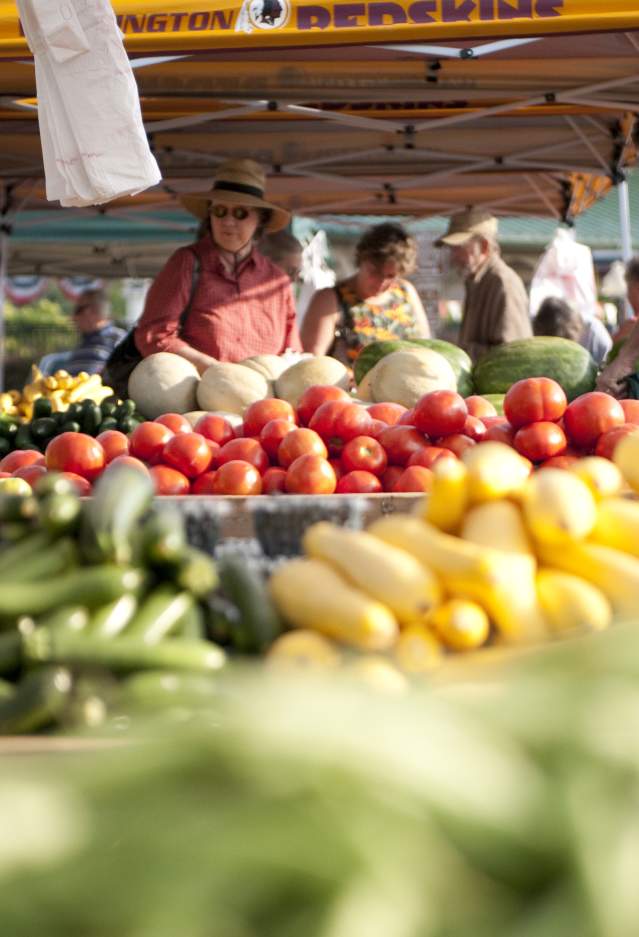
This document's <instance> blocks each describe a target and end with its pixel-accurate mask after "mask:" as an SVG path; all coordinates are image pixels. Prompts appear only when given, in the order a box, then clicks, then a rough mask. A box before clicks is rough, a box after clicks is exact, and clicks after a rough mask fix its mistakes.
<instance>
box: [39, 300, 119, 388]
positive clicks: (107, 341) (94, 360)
mask: <svg viewBox="0 0 639 937" xmlns="http://www.w3.org/2000/svg"><path fill="white" fill-rule="evenodd" d="M73 321H74V323H75V326H76V328H77V330H78V332H79V333H80V341H79V342H78V344H77V345H76V347H75V348H74V349H73V350H72V351H71V352H69V353H68V354H67V355H65V356H64V359H62V358H60V364H59V366H60V367H62V368H64V369H65V370H66V371H68V372H69V374H79V373H80V371H87V372H88V373H89V374H100V373H101V372H102V370H103V369H104V366H105V364H106V362H107V360H108V358H109V355H110V354H111V352H112V351H113V349H114V348H115V346H116V345H117V344H119V343H120V342H121V341H122V339H123V338H124V336H125V335H126V332H125V330H124V329H120V328H118V326H117V325H114V324H113V322H112V321H111V304H110V303H109V300H108V299H107V297H106V295H105V293H104V292H103V290H86V291H85V292H84V293H82V294H81V295H80V297H79V298H78V300H77V301H76V304H75V308H74V310H73ZM54 370H55V368H54Z"/></svg>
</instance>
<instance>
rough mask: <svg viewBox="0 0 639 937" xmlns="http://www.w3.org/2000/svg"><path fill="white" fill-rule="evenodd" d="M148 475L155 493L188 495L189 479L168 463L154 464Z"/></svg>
mask: <svg viewBox="0 0 639 937" xmlns="http://www.w3.org/2000/svg"><path fill="white" fill-rule="evenodd" d="M150 475H151V478H152V479H153V484H154V485H155V493H156V495H188V493H189V487H190V485H189V480H188V478H187V477H186V475H183V474H182V472H178V470H177V469H174V468H171V466H170V465H154V466H153V467H152V468H151V469H150Z"/></svg>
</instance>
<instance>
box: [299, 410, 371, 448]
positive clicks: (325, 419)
mask: <svg viewBox="0 0 639 937" xmlns="http://www.w3.org/2000/svg"><path fill="white" fill-rule="evenodd" d="M371 422H372V421H371V418H370V417H369V415H368V413H367V412H366V408H365V407H362V406H360V405H359V404H356V403H345V402H343V401H339V400H337V401H333V402H332V403H323V404H322V405H321V407H318V409H317V410H316V411H315V413H314V414H313V418H312V419H311V422H310V423H309V428H310V429H312V430H315V432H316V433H317V434H318V435H319V436H321V437H322V439H323V440H324V442H325V443H326V445H327V446H328V451H329V452H330V453H331V455H340V453H341V451H342V449H343V448H344V445H345V443H347V442H348V441H349V439H354V438H355V437H356V436H365V435H366V434H367V433H368V428H369V426H370V424H371Z"/></svg>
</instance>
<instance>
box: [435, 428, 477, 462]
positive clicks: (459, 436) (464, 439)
mask: <svg viewBox="0 0 639 937" xmlns="http://www.w3.org/2000/svg"><path fill="white" fill-rule="evenodd" d="M437 442H438V444H439V446H441V448H442V449H449V450H450V451H451V452H454V453H455V455H456V456H458V457H459V458H461V457H462V454H463V453H464V452H465V450H466V449H470V447H471V446H476V445H477V443H476V442H475V440H474V439H471V438H470V436H464V434H463V433H451V434H450V436H442V438H441V439H438V440H437Z"/></svg>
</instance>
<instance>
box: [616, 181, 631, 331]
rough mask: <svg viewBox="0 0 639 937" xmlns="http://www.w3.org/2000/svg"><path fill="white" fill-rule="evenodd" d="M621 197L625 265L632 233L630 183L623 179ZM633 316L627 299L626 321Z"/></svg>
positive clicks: (622, 251)
mask: <svg viewBox="0 0 639 937" xmlns="http://www.w3.org/2000/svg"><path fill="white" fill-rule="evenodd" d="M617 193H618V197H619V225H620V228H621V259H622V260H623V262H624V263H625V264H627V263H628V261H629V260H630V259H631V258H632V232H631V228H630V200H629V198H628V181H627V180H626V179H623V180H622V181H621V182H619V184H618V185H617ZM631 316H632V309H631V308H630V304H629V303H628V300H627V299H626V300H625V302H624V316H623V317H624V320H626V319H629V318H630V317H631Z"/></svg>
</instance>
